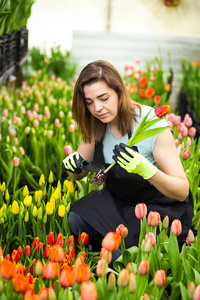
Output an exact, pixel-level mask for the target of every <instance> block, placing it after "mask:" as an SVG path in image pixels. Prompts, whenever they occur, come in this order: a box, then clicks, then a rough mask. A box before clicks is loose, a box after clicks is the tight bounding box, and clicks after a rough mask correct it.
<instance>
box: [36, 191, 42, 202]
mask: <svg viewBox="0 0 200 300" xmlns="http://www.w3.org/2000/svg"><path fill="white" fill-rule="evenodd" d="M41 200H42V190H39V191H35V202H38V201H41Z"/></svg>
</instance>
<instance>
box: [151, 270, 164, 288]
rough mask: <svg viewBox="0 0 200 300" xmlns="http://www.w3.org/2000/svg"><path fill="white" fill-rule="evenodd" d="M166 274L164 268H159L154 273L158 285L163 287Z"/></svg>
mask: <svg viewBox="0 0 200 300" xmlns="http://www.w3.org/2000/svg"><path fill="white" fill-rule="evenodd" d="M165 281H166V274H165V271H163V270H157V271H156V272H155V275H154V279H153V282H154V284H155V285H156V286H158V287H161V286H163V285H164V284H165Z"/></svg>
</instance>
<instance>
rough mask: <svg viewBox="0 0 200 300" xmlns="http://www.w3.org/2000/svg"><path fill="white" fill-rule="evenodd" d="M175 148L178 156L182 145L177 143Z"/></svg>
mask: <svg viewBox="0 0 200 300" xmlns="http://www.w3.org/2000/svg"><path fill="white" fill-rule="evenodd" d="M176 150H177V152H178V155H179V156H180V154H181V150H182V145H181V144H179V145H178V146H177V147H176Z"/></svg>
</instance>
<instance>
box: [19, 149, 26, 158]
mask: <svg viewBox="0 0 200 300" xmlns="http://www.w3.org/2000/svg"><path fill="white" fill-rule="evenodd" d="M18 151H19V154H20V155H22V156H23V155H24V154H25V150H24V148H23V147H19V149H18Z"/></svg>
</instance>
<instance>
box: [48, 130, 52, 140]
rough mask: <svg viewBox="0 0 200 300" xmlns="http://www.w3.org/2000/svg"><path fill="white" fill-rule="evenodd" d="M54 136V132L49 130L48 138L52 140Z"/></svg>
mask: <svg viewBox="0 0 200 300" xmlns="http://www.w3.org/2000/svg"><path fill="white" fill-rule="evenodd" d="M52 136H53V130H48V131H47V137H48V138H51V137H52Z"/></svg>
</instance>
